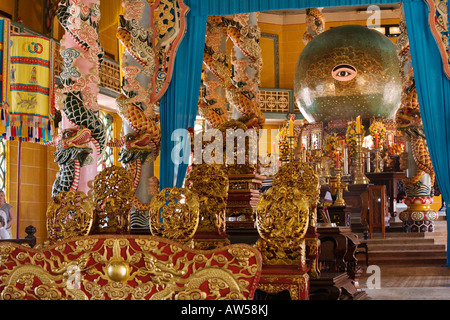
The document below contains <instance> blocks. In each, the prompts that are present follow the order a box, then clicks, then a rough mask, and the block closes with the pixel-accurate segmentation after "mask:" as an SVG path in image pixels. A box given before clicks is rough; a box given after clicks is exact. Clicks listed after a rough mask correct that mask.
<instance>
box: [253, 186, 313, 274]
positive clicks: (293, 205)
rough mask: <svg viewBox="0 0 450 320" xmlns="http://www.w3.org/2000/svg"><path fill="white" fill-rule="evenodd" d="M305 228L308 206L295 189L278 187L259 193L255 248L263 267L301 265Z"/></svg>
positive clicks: (306, 228)
mask: <svg viewBox="0 0 450 320" xmlns="http://www.w3.org/2000/svg"><path fill="white" fill-rule="evenodd" d="M308 226H309V205H308V201H307V199H306V198H305V197H304V195H303V194H302V193H301V192H300V190H299V189H297V188H294V187H290V186H283V185H281V186H274V187H272V188H270V189H269V190H268V191H267V192H266V193H264V194H262V195H261V197H260V199H259V201H258V205H257V209H256V227H257V230H258V233H259V235H260V238H259V239H258V241H257V243H256V247H257V248H258V249H259V250H260V251H261V253H262V255H263V262H264V264H277V265H280V264H281V265H288V264H296V265H298V264H299V263H304V260H305V256H304V252H305V240H304V237H305V234H306V231H307V230H308Z"/></svg>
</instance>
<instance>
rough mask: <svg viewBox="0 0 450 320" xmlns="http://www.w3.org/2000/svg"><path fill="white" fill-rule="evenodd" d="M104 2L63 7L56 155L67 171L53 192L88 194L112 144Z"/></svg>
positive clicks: (66, 1) (69, 0)
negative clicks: (103, 110) (104, 89)
mask: <svg viewBox="0 0 450 320" xmlns="http://www.w3.org/2000/svg"><path fill="white" fill-rule="evenodd" d="M99 5H100V1H99V0H63V1H61V2H60V4H59V6H58V10H57V17H58V20H59V22H60V23H61V25H62V27H63V28H64V30H65V34H64V36H63V38H62V39H61V42H60V46H61V48H60V53H61V56H62V57H63V68H62V72H61V74H60V79H61V83H62V85H61V86H60V87H59V88H58V90H57V94H56V99H55V100H56V104H57V108H58V109H60V110H61V116H62V122H61V132H60V134H61V136H60V138H59V143H58V145H57V153H56V158H55V161H57V162H58V164H59V165H60V168H61V171H60V172H59V174H58V176H57V179H56V181H55V183H54V188H53V195H56V194H57V193H59V192H63V191H68V190H78V191H83V192H84V193H86V194H88V193H89V190H90V186H89V185H90V182H91V181H92V180H94V178H95V176H96V175H97V161H98V159H99V157H101V155H102V153H103V151H104V149H105V147H106V135H105V133H106V130H105V127H104V125H103V123H102V122H101V120H100V118H99V106H98V104H97V94H98V83H99V70H100V68H101V64H102V61H103V48H102V47H101V46H100V42H99V36H98V22H99V19H100V9H99ZM68 154H70V156H67V155H68Z"/></svg>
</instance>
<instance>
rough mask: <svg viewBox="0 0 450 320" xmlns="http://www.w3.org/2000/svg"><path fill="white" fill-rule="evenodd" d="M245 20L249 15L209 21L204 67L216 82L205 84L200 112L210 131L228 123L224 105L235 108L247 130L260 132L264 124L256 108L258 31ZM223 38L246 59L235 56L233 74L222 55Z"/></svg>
mask: <svg viewBox="0 0 450 320" xmlns="http://www.w3.org/2000/svg"><path fill="white" fill-rule="evenodd" d="M248 20H249V14H236V15H233V16H231V17H228V16H227V17H219V16H210V17H208V24H207V36H206V43H205V50H204V54H203V63H204V65H205V67H206V69H207V70H208V71H209V72H211V73H212V74H213V75H214V76H215V79H211V80H210V79H208V80H207V81H204V84H205V86H206V89H207V95H206V96H205V98H204V99H203V101H201V102H200V105H199V111H200V113H201V114H202V116H203V117H204V118H205V119H206V121H207V122H208V123H209V124H210V125H211V126H212V127H213V128H217V127H218V126H220V125H222V124H224V123H226V122H227V121H228V120H230V118H229V112H228V110H227V107H226V103H227V102H229V103H230V104H231V105H233V106H234V107H235V108H236V110H237V111H238V112H239V113H240V115H241V116H242V118H241V119H239V120H240V121H241V122H243V123H245V125H246V126H247V127H248V128H261V127H262V125H263V124H264V122H265V116H264V114H263V113H262V112H261V109H260V108H259V88H258V86H259V75H260V71H261V66H262V59H261V48H260V46H259V37H260V31H259V29H258V27H257V26H256V27H253V26H250V25H249V24H248ZM224 37H227V38H228V39H230V40H231V41H232V42H233V44H234V46H235V48H237V49H238V50H240V52H241V53H242V54H243V56H245V57H246V59H238V58H237V57H236V55H234V56H232V61H231V64H232V66H233V72H232V70H230V68H229V67H228V65H227V58H226V56H225V54H224V53H223V52H221V48H220V46H221V43H222V40H223V39H224ZM219 88H222V89H224V90H225V96H222V95H220V94H218V91H217V90H218V89H219Z"/></svg>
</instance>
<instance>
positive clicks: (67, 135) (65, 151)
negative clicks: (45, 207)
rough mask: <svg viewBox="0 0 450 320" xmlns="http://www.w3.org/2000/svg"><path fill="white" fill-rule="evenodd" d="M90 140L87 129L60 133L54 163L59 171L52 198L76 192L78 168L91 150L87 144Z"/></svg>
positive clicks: (89, 133) (68, 130)
mask: <svg viewBox="0 0 450 320" xmlns="http://www.w3.org/2000/svg"><path fill="white" fill-rule="evenodd" d="M90 140H91V132H90V130H89V129H86V128H84V129H81V130H77V129H65V130H64V131H63V132H62V133H61V137H60V141H59V143H58V144H57V147H56V152H55V153H54V154H55V156H56V157H55V162H57V163H58V165H59V167H60V168H61V171H60V172H59V173H58V175H57V177H56V180H55V182H54V183H53V190H52V197H56V196H57V195H58V194H59V193H61V192H66V191H76V190H78V182H79V178H80V167H81V166H83V165H84V164H85V162H86V161H87V159H88V156H89V154H90V153H92V148H91V147H89V145H88V143H89V141H90Z"/></svg>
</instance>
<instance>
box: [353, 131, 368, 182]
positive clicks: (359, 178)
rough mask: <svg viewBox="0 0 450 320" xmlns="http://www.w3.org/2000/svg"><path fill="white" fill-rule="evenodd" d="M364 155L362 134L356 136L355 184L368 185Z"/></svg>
mask: <svg viewBox="0 0 450 320" xmlns="http://www.w3.org/2000/svg"><path fill="white" fill-rule="evenodd" d="M363 162H364V159H363V153H362V134H356V170H355V175H354V177H353V184H368V183H369V179H368V178H367V177H366V175H365V174H364V165H363Z"/></svg>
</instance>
